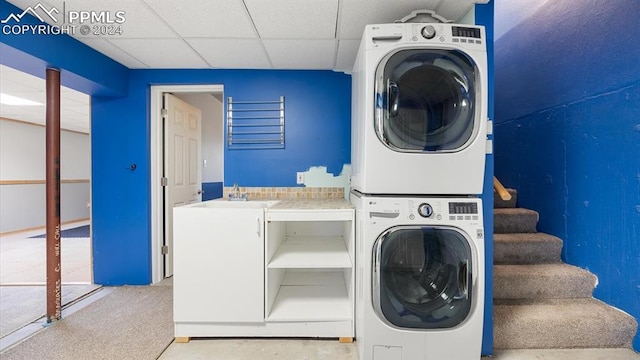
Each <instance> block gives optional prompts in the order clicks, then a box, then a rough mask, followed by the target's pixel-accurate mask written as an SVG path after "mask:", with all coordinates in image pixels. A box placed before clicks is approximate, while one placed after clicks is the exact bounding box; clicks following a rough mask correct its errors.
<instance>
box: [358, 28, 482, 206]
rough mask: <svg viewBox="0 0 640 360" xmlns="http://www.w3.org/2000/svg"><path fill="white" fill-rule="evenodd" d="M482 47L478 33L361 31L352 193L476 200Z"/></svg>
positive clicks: (456, 30)
mask: <svg viewBox="0 0 640 360" xmlns="http://www.w3.org/2000/svg"><path fill="white" fill-rule="evenodd" d="M485 42H486V37H485V32H484V27H482V26H473V25H457V24H439V23H436V24H421V23H403V24H381V25H367V26H366V28H365V31H364V35H363V37H362V41H361V43H360V48H359V50H358V55H357V58H356V62H355V65H354V69H353V73H352V120H351V121H352V146H351V149H352V151H351V163H352V176H351V184H352V185H351V186H352V188H354V189H356V190H358V191H360V192H362V193H366V194H436V195H451V194H454V195H458V194H465V195H466V194H481V193H482V184H483V179H484V163H485V152H486V147H487V137H486V127H487V124H486V123H487V116H488V112H487V111H488V110H487V96H488V92H487V82H488V80H487V53H486V43H485Z"/></svg>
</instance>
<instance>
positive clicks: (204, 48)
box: [187, 38, 271, 69]
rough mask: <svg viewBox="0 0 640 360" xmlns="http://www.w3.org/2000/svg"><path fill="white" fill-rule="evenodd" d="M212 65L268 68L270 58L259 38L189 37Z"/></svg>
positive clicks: (189, 40)
mask: <svg viewBox="0 0 640 360" xmlns="http://www.w3.org/2000/svg"><path fill="white" fill-rule="evenodd" d="M187 41H188V42H189V44H191V46H192V47H193V48H194V50H196V51H197V52H198V53H200V55H202V57H204V58H205V60H207V62H208V63H209V64H211V66H212V67H215V68H227V69H268V68H271V64H270V63H269V58H268V57H267V54H266V53H265V50H264V47H263V46H262V44H261V42H260V40H258V39H202V38H196V39H187Z"/></svg>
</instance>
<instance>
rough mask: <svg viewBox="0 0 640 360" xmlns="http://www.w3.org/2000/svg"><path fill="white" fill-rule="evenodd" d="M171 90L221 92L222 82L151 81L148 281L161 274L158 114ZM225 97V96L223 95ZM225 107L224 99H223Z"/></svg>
mask: <svg viewBox="0 0 640 360" xmlns="http://www.w3.org/2000/svg"><path fill="white" fill-rule="evenodd" d="M166 92H172V93H224V86H223V85H152V86H151V104H150V106H151V109H150V114H151V115H150V116H151V117H150V132H151V135H150V136H151V139H150V140H151V152H150V157H151V158H150V161H151V168H150V171H151V174H150V175H151V176H150V179H149V181H150V182H151V282H152V283H157V282H160V281H161V280H162V278H163V261H162V253H161V252H160V248H161V247H162V243H163V239H162V222H161V221H159V219H160V216H161V214H162V186H160V177H161V176H162V172H161V170H162V164H161V162H162V157H161V156H160V150H161V149H160V144H161V143H162V141H161V140H162V128H161V127H160V126H158V124H159V121H158V119H160V118H161V116H162V115H161V114H160V109H161V107H162V94H163V93H166ZM223 99H224V97H223ZM223 107H224V101H223Z"/></svg>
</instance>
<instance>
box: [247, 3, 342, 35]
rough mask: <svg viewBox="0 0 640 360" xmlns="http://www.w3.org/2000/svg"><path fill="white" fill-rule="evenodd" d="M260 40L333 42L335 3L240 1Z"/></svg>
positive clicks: (336, 10) (336, 11)
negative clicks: (326, 40) (247, 10)
mask: <svg viewBox="0 0 640 360" xmlns="http://www.w3.org/2000/svg"><path fill="white" fill-rule="evenodd" d="M244 2H245V4H247V9H249V15H250V16H251V19H253V23H254V24H255V25H256V28H257V30H258V34H259V35H260V37H261V38H262V39H333V38H335V32H336V17H337V15H338V0H324V1H309V0H271V1H264V0H244Z"/></svg>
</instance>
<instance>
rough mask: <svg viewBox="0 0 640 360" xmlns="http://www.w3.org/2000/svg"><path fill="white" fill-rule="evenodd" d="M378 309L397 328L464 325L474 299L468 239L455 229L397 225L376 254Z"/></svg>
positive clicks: (375, 297)
mask: <svg viewBox="0 0 640 360" xmlns="http://www.w3.org/2000/svg"><path fill="white" fill-rule="evenodd" d="M373 251H374V253H373V256H374V262H373V269H372V271H373V276H372V280H373V284H372V285H373V294H372V295H373V303H374V304H373V305H374V308H375V309H376V312H377V314H378V316H379V317H380V318H381V319H382V320H383V321H385V322H386V323H387V324H389V325H391V326H393V327H396V328H411V329H443V328H452V327H455V326H457V325H459V324H461V323H462V322H463V321H464V320H465V319H466V318H467V316H468V315H469V313H470V310H471V304H472V300H473V296H472V294H473V291H472V288H471V287H472V273H471V272H472V269H473V263H472V251H471V247H470V246H469V240H468V237H467V236H466V235H465V234H464V233H463V232H462V231H461V230H459V229H456V228H452V227H444V226H443V227H437V226H435V227H418V226H397V227H393V228H390V229H389V230H387V231H385V232H384V233H383V234H382V235H381V236H380V237H379V238H378V239H377V240H376V243H375V245H374V249H373Z"/></svg>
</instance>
